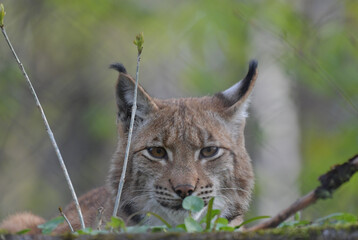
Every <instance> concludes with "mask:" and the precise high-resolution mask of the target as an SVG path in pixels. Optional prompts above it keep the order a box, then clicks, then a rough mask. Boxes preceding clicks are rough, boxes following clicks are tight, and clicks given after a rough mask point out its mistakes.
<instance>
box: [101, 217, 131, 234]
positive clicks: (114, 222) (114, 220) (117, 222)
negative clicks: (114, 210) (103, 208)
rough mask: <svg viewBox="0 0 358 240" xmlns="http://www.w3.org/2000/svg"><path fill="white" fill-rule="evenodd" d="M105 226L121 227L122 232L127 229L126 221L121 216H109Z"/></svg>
mask: <svg viewBox="0 0 358 240" xmlns="http://www.w3.org/2000/svg"><path fill="white" fill-rule="evenodd" d="M106 227H107V228H108V229H109V228H113V229H118V230H120V229H122V230H123V231H124V232H126V231H127V228H126V223H125V221H124V220H123V219H122V218H119V217H113V216H112V217H111V221H109V222H107V225H106Z"/></svg>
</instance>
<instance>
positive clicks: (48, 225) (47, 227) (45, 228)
mask: <svg viewBox="0 0 358 240" xmlns="http://www.w3.org/2000/svg"><path fill="white" fill-rule="evenodd" d="M64 221H65V218H64V217H62V216H58V217H56V218H53V219H51V220H50V221H48V222H45V223H44V224H40V225H38V228H40V229H42V234H50V233H52V231H53V230H55V228H57V226H58V225H60V224H61V223H63V222H64Z"/></svg>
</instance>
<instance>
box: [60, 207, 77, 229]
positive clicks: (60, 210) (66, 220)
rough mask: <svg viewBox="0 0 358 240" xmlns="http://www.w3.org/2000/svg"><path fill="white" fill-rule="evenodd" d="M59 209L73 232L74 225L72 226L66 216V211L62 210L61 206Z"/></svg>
mask: <svg viewBox="0 0 358 240" xmlns="http://www.w3.org/2000/svg"><path fill="white" fill-rule="evenodd" d="M58 210H59V211H60V214H61V215H62V217H63V218H64V219H65V221H66V223H67V224H68V226H69V227H70V229H71V232H74V230H73V227H72V225H71V223H70V221H69V220H68V218H67V217H66V215H65V213H64V212H63V211H62V208H61V207H59V208H58Z"/></svg>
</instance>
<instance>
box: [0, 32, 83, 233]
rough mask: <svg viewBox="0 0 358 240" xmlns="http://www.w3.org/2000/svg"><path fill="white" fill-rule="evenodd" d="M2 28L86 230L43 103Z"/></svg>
mask: <svg viewBox="0 0 358 240" xmlns="http://www.w3.org/2000/svg"><path fill="white" fill-rule="evenodd" d="M0 27H1V31H2V33H3V35H4V37H5V40H6V42H7V44H8V45H9V47H10V50H11V52H12V54H13V55H14V57H15V59H16V62H17V64H18V65H19V68H20V70H21V72H22V74H23V75H24V77H25V79H26V81H27V84H28V86H29V88H30V91H31V93H32V95H33V97H34V99H35V102H36V106H37V108H38V109H39V111H40V113H41V117H42V119H43V121H44V124H45V128H46V131H47V134H48V136H49V138H50V141H51V143H52V146H53V147H54V149H55V152H56V155H57V158H58V160H59V163H60V166H61V168H62V170H63V173H64V175H65V178H66V181H67V184H68V187H69V188H70V191H71V194H72V198H73V200H74V202H75V205H76V209H77V212H78V216H79V218H80V221H81V225H82V228H83V229H84V228H85V223H84V221H83V216H82V212H81V208H80V205H79V203H78V200H77V196H76V193H75V190H74V188H73V185H72V182H71V179H70V176H69V175H68V172H67V168H66V165H65V163H64V161H63V158H62V155H61V152H60V149H59V148H58V146H57V143H56V140H55V137H54V135H53V133H52V130H51V128H50V125H49V124H48V121H47V118H46V115H45V112H44V110H43V109H42V106H41V103H40V101H39V99H38V97H37V94H36V92H35V89H34V87H33V86H32V83H31V81H30V78H29V76H28V75H27V73H26V71H25V68H24V66H23V65H22V63H21V62H20V60H19V58H18V57H17V55H16V52H15V50H14V48H13V47H12V44H11V42H10V40H9V37H8V36H7V34H6V30H5V27H4V26H0Z"/></svg>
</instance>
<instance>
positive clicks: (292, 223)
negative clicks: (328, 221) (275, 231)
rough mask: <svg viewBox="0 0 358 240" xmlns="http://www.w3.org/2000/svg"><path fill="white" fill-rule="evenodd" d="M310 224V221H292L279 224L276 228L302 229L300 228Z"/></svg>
mask: <svg viewBox="0 0 358 240" xmlns="http://www.w3.org/2000/svg"><path fill="white" fill-rule="evenodd" d="M309 224H310V221H307V220H299V221H297V220H293V221H286V222H283V223H281V224H280V225H278V226H277V228H286V227H302V226H307V225H309Z"/></svg>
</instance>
